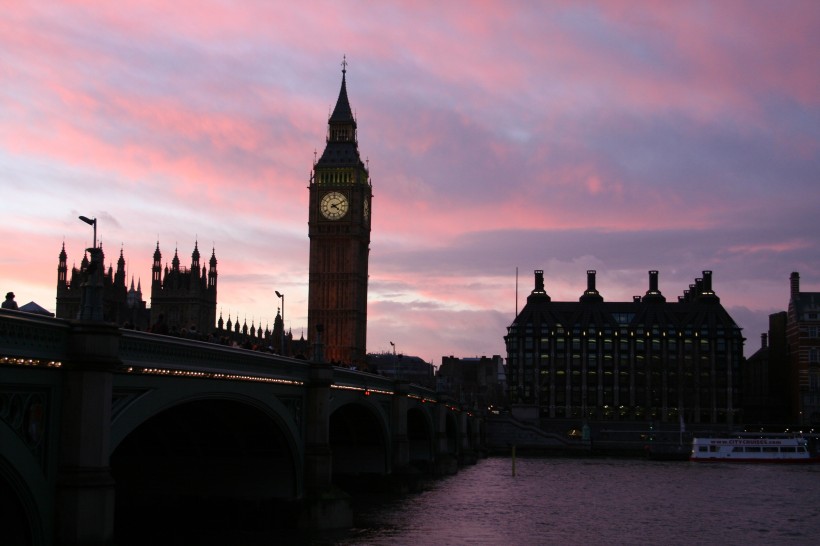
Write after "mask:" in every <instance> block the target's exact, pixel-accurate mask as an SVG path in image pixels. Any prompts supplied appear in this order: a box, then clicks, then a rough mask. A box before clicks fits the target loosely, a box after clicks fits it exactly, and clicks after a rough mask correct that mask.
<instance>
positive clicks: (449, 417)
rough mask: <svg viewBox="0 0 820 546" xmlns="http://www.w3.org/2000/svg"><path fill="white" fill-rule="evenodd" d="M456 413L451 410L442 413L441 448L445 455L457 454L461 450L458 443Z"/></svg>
mask: <svg viewBox="0 0 820 546" xmlns="http://www.w3.org/2000/svg"><path fill="white" fill-rule="evenodd" d="M459 436H460V435H459V427H458V415H457V414H456V413H455V412H453V411H447V412H445V414H444V445H443V446H442V449H443V451H444V453H446V454H447V455H453V456H457V455H458V454H459V453H460V451H461V449H460V448H461V446H460V445H459V441H458V439H459Z"/></svg>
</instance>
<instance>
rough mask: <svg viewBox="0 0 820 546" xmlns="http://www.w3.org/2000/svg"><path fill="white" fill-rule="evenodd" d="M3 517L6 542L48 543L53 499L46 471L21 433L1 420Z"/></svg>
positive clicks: (0, 505) (0, 497)
mask: <svg viewBox="0 0 820 546" xmlns="http://www.w3.org/2000/svg"><path fill="white" fill-rule="evenodd" d="M0 445H2V446H3V451H2V453H0V514H3V518H2V519H3V531H2V534H3V541H4V542H8V544H45V543H46V542H47V540H46V537H48V536H50V530H49V528H48V524H49V523H48V522H50V521H51V517H50V514H51V513H52V511H51V503H50V502H49V500H51V499H52V497H51V494H50V490H49V486H48V483H46V479H45V476H44V474H43V469H42V468H41V467H40V465H39V464H38V462H37V461H36V460H35V458H34V456H33V455H32V453H31V451H29V449H28V448H27V447H26V445H25V444H24V443H23V441H22V440H21V439H20V438H19V437H18V436H17V434H16V433H15V432H14V431H13V430H12V429H11V428H9V426H8V425H6V423H4V422H3V421H0Z"/></svg>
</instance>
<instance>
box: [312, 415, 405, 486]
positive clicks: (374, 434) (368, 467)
mask: <svg viewBox="0 0 820 546" xmlns="http://www.w3.org/2000/svg"><path fill="white" fill-rule="evenodd" d="M334 406H335V407H334V408H333V409H332V412H331V414H330V422H329V428H328V433H329V434H328V436H329V440H330V449H331V453H332V457H333V478H334V480H336V481H338V480H337V479H344V478H345V477H349V476H356V475H362V474H376V475H384V474H388V473H390V471H391V468H392V466H391V460H390V457H391V449H390V437H391V436H390V429H389V424H388V420H387V415H386V414H385V411H384V409H383V408H380V407H379V406H378V405H376V404H374V403H370V402H365V401H361V400H354V401H349V402H347V403H337V404H334Z"/></svg>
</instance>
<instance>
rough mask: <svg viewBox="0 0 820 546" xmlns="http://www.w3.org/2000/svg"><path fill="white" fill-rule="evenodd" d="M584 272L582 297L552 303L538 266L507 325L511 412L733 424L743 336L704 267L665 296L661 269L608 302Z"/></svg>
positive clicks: (738, 401)
mask: <svg viewBox="0 0 820 546" xmlns="http://www.w3.org/2000/svg"><path fill="white" fill-rule="evenodd" d="M595 275H596V272H595V271H588V272H587V289H586V291H585V292H584V293H583V295H582V296H581V298H580V300H579V301H578V302H553V301H552V300H551V298H550V296H549V295H548V294H547V292H546V290H545V288H544V274H543V271H541V270H537V271H535V287H534V289H533V290H532V293H531V294H530V295H529V297H528V298H527V304H526V306H525V307H524V308H523V309H522V310H521V312H520V313H519V314H518V316H517V317H516V318H515V320H514V321H513V323H512V324H511V325H510V326H509V327H508V333H507V335H506V336H505V337H504V340H505V343H506V347H507V380H508V385H509V399H510V403H511V404H512V407H513V413H514V414H516V412H517V413H518V414H519V415H523V416H527V417H529V418H532V419H535V420H540V421H542V422H543V421H545V420H549V419H561V418H568V419H590V420H626V421H630V420H632V421H636V420H640V421H644V422H646V421H659V422H664V421H671V422H678V421H679V420H681V419H682V420H683V421H685V422H691V423H728V424H732V423H734V422H738V420H739V419H740V418H741V415H740V414H741V410H740V408H741V407H742V406H741V399H740V392H741V380H742V379H741V368H742V363H743V336H742V334H741V329H740V328H739V327H738V326H737V324H736V323H735V321H734V320H733V319H732V318H731V317H730V316H729V314H728V313H727V312H726V310H725V309H724V308H723V306H722V305H721V304H720V299H719V298H718V296H717V295H716V294H715V292H714V291H713V290H712V272H711V271H704V272H703V277H702V278H699V279H696V281H695V283H694V284H692V285H690V287H689V289H688V290H686V291H685V292H684V295H683V296H681V297H679V298H678V300H677V301H675V302H667V301H666V298H665V297H664V296H663V294H662V293H661V292H660V290H659V289H658V272H657V271H650V272H649V289H648V290H647V292H646V294H645V295H644V296H643V297H641V296H635V297H634V298H633V301H631V302H605V301H604V299H603V297H602V296H601V295H600V294H599V292H598V290H597V289H596V287H595Z"/></svg>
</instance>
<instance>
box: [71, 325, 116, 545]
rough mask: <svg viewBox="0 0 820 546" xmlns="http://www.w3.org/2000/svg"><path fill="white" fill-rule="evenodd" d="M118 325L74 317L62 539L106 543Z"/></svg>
mask: <svg viewBox="0 0 820 546" xmlns="http://www.w3.org/2000/svg"><path fill="white" fill-rule="evenodd" d="M119 335H120V334H119V330H118V329H117V327H116V326H114V325H110V324H105V323H101V322H84V321H83V322H79V321H78V322H76V323H74V324H72V329H71V334H70V336H71V337H70V342H69V343H70V345H69V347H70V349H69V350H70V353H69V360H68V361H67V362H65V363H64V376H63V392H62V398H63V400H62V408H63V409H62V422H61V437H60V454H59V468H58V474H57V490H56V533H57V537H58V542H59V543H60V544H110V543H111V542H112V540H113V538H114V498H115V488H114V479H113V478H112V477H111V472H110V468H109V450H110V442H111V440H110V436H111V392H112V389H111V384H112V373H111V371H112V368H114V367H115V366H117V365H119V363H120V361H119V358H118V356H117V354H118V351H119Z"/></svg>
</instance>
